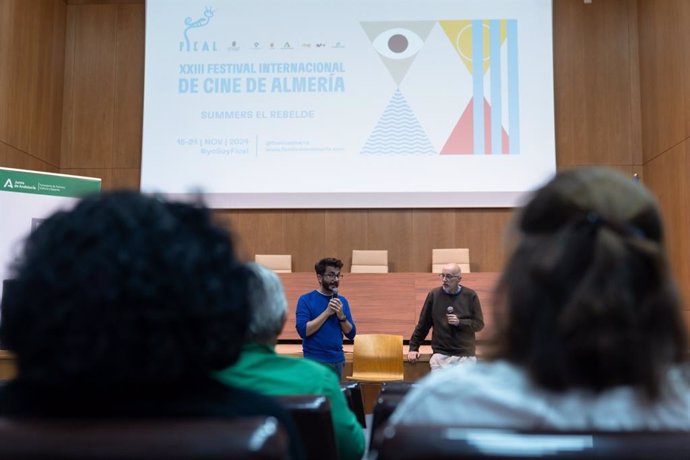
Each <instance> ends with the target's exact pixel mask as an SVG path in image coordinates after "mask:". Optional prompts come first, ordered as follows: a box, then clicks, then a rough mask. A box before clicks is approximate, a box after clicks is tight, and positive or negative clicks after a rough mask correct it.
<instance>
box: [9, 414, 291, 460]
mask: <svg viewBox="0 0 690 460" xmlns="http://www.w3.org/2000/svg"><path fill="white" fill-rule="evenodd" d="M0 458H3V459H5V458H12V459H15V458H27V459H28V458H31V459H54V458H70V459H91V458H99V459H120V460H122V459H144V460H146V459H161V460H162V459H218V458H226V459H281V460H282V459H288V458H289V451H288V440H287V436H286V435H285V432H284V431H283V429H282V427H281V426H280V425H279V424H278V421H277V420H276V419H275V418H272V417H252V418H238V419H234V420H220V419H186V420H180V419H155V420H145V419H136V420H134V419H132V420H126V419H124V420H123V419H120V420H75V419H71V420H64V419H48V420H46V419H43V420H37V419H33V420H31V419H10V418H0Z"/></svg>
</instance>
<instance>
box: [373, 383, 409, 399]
mask: <svg viewBox="0 0 690 460" xmlns="http://www.w3.org/2000/svg"><path fill="white" fill-rule="evenodd" d="M415 385H417V384H416V383H415V382H383V383H382V384H381V391H380V392H379V395H384V394H385V395H389V394H398V395H403V396H404V395H406V394H407V392H408V391H410V390H411V389H412V388H414V387H415Z"/></svg>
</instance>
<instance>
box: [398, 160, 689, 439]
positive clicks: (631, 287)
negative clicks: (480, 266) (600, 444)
mask: <svg viewBox="0 0 690 460" xmlns="http://www.w3.org/2000/svg"><path fill="white" fill-rule="evenodd" d="M515 227H516V228H515V237H516V238H515V241H514V242H513V245H514V247H513V250H512V255H511V257H510V260H509V261H508V264H507V267H506V269H505V271H504V273H503V275H502V277H501V279H500V282H499V285H498V289H497V301H498V302H497V308H499V311H498V312H497V313H498V314H497V328H498V333H497V344H496V345H497V346H496V348H495V350H494V352H493V353H492V354H491V356H490V361H489V362H485V363H478V364H477V365H475V366H460V367H455V368H451V369H448V370H444V371H440V372H439V373H437V374H434V375H431V376H429V377H428V378H426V379H425V380H424V381H422V382H420V383H419V384H418V385H417V387H415V389H414V390H412V392H411V393H410V394H409V395H408V396H407V397H406V399H405V400H404V401H403V403H402V404H401V405H400V406H399V407H398V409H397V410H396V412H395V413H394V414H393V415H392V416H391V419H390V420H391V422H392V423H396V424H403V423H444V424H461V425H471V426H491V427H509V428H523V429H546V428H548V429H604V430H634V429H641V430H645V429H652V430H653V429H680V430H690V375H689V372H688V367H687V363H686V362H685V361H684V360H685V353H686V351H687V338H686V332H685V329H684V326H683V321H682V318H681V311H680V300H679V296H678V293H677V291H676V287H675V284H674V282H673V280H672V277H671V273H670V269H669V264H668V261H667V256H666V251H665V249H664V242H663V232H662V222H661V217H660V214H659V210H658V208H657V205H656V202H655V200H654V198H653V196H652V195H651V194H650V193H649V192H648V191H647V190H646V189H645V188H644V187H643V186H642V185H641V184H639V183H637V182H634V181H633V180H631V179H629V178H626V177H625V176H623V175H621V174H619V173H616V172H614V171H612V170H608V169H603V168H583V169H576V170H570V171H566V172H562V173H560V174H558V175H557V176H556V178H555V179H553V180H552V181H551V182H549V183H548V184H546V185H545V186H544V187H543V188H541V189H540V190H538V191H537V192H536V194H534V196H533V197H532V199H531V200H530V202H529V203H528V204H527V206H526V207H525V208H524V209H522V211H521V212H519V214H518V215H517V218H516V220H515Z"/></svg>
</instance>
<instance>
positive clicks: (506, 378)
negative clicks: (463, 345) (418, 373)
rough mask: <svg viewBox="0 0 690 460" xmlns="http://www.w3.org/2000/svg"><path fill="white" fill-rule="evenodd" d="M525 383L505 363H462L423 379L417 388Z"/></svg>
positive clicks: (512, 366)
mask: <svg viewBox="0 0 690 460" xmlns="http://www.w3.org/2000/svg"><path fill="white" fill-rule="evenodd" d="M525 381H526V378H525V375H524V372H522V371H521V370H520V369H519V368H518V367H516V366H515V365H513V364H510V363H508V362H506V361H491V362H482V361H479V362H476V363H463V364H459V365H456V366H450V367H447V368H445V369H442V370H440V371H437V372H433V373H431V374H429V375H428V376H427V377H425V378H424V379H423V380H422V381H421V382H420V383H421V385H419V386H424V387H432V388H433V387H435V388H455V387H457V386H462V387H465V388H466V389H467V390H468V391H471V389H473V388H476V389H481V388H483V387H485V386H487V385H494V384H495V385H498V386H503V385H508V386H512V385H519V386H522V385H523V384H524V382H525Z"/></svg>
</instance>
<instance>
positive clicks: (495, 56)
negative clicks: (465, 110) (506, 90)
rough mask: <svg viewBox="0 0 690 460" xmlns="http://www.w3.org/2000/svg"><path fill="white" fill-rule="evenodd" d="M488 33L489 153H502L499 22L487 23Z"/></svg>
mask: <svg viewBox="0 0 690 460" xmlns="http://www.w3.org/2000/svg"><path fill="white" fill-rule="evenodd" d="M489 33H490V37H491V54H490V56H491V58H490V61H489V65H490V67H489V68H490V69H491V153H492V154H501V152H502V146H503V142H502V136H501V134H502V131H503V128H502V123H501V121H502V120H501V114H502V112H503V108H502V106H501V21H498V20H492V21H489Z"/></svg>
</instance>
